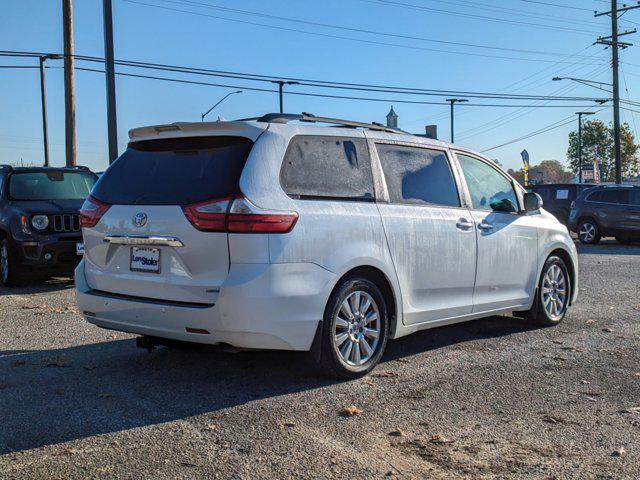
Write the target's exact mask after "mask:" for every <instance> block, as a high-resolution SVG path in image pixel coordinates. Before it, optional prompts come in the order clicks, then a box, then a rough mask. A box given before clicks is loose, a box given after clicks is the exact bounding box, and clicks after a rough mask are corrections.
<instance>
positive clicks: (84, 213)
mask: <svg viewBox="0 0 640 480" xmlns="http://www.w3.org/2000/svg"><path fill="white" fill-rule="evenodd" d="M109 207H110V205H108V204H106V203H104V202H101V201H100V200H97V199H95V198H93V197H92V196H91V195H89V197H87V199H86V200H85V201H84V203H83V204H82V207H81V208H80V226H81V227H95V225H96V223H98V222H99V221H100V219H101V218H102V216H103V215H104V214H105V213H106V212H107V210H109Z"/></svg>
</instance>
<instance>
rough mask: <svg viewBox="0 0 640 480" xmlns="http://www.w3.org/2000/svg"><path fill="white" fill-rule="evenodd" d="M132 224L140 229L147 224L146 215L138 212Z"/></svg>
mask: <svg viewBox="0 0 640 480" xmlns="http://www.w3.org/2000/svg"><path fill="white" fill-rule="evenodd" d="M133 224H134V225H135V226H136V227H139V228H142V227H144V226H145V225H146V224H147V214H146V213H144V212H138V213H136V214H135V216H134V217H133Z"/></svg>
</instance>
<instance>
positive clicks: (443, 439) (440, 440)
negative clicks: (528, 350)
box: [431, 433, 455, 445]
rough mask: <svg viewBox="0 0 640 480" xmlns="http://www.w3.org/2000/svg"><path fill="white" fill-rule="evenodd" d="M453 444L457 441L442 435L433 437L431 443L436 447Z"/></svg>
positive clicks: (437, 434) (438, 434)
mask: <svg viewBox="0 0 640 480" xmlns="http://www.w3.org/2000/svg"><path fill="white" fill-rule="evenodd" d="M453 442H455V440H453V439H451V438H447V437H445V436H444V435H442V434H441V433H436V434H435V435H433V436H432V437H431V443H435V444H436V445H446V444H449V443H453Z"/></svg>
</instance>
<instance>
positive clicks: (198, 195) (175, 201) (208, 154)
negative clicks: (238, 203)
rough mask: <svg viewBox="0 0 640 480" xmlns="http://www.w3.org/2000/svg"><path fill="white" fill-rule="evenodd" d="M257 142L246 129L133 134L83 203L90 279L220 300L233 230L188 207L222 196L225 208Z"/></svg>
mask: <svg viewBox="0 0 640 480" xmlns="http://www.w3.org/2000/svg"><path fill="white" fill-rule="evenodd" d="M252 147H253V141H252V140H251V139H249V138H245V137H241V136H211V135H209V136H198V137H178V138H158V139H151V140H140V141H134V142H131V143H130V144H129V147H128V149H127V150H126V151H125V152H124V153H123V154H122V155H121V156H120V157H119V158H118V159H117V160H116V161H115V162H114V163H113V164H112V165H111V167H109V169H108V170H107V171H106V172H105V174H104V175H103V176H102V177H101V178H100V180H99V181H98V183H97V184H96V186H95V188H94V189H93V191H92V193H91V197H90V198H89V199H88V200H87V202H86V203H85V206H84V207H83V212H84V215H83V217H82V218H83V220H82V221H83V223H84V227H85V228H83V234H84V242H85V275H86V277H87V281H88V283H89V285H90V286H91V287H92V288H93V289H95V290H99V291H103V292H109V293H115V294H120V295H128V296H131V297H142V298H150V299H159V300H167V301H174V302H185V303H198V304H214V303H215V302H216V300H217V296H218V292H219V288H220V286H221V285H222V283H223V282H224V280H225V278H226V277H227V275H228V271H229V246H228V239H227V233H226V232H224V231H202V230H200V229H198V228H197V226H196V224H194V223H193V221H192V220H190V219H189V218H188V216H187V215H185V208H186V209H188V208H189V206H190V205H194V204H196V205H197V204H200V203H202V202H207V201H210V200H212V199H221V201H220V202H219V203H217V204H216V205H218V206H219V208H223V209H224V208H225V207H224V206H225V205H226V203H225V199H228V198H232V197H234V196H237V195H238V194H239V193H240V187H239V180H240V175H241V173H242V170H243V168H244V165H245V163H246V160H247V157H248V156H249V153H250V152H251V148H252ZM87 212H88V213H87ZM81 213H82V212H81ZM223 213H224V212H223ZM92 215H97V217H96V218H97V221H96V218H93V217H92Z"/></svg>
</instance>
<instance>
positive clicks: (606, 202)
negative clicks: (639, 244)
mask: <svg viewBox="0 0 640 480" xmlns="http://www.w3.org/2000/svg"><path fill="white" fill-rule="evenodd" d="M569 228H570V229H571V230H572V231H574V232H576V233H577V234H578V238H579V239H580V241H581V242H582V243H586V244H595V243H598V242H599V241H600V238H602V237H607V236H613V237H616V240H618V242H620V243H623V244H627V243H631V242H634V241H640V186H624V185H615V186H614V185H606V186H604V185H603V186H598V187H593V188H590V189H589V190H585V191H584V192H582V194H580V195H579V196H578V198H577V199H576V200H575V202H573V204H572V205H571V212H570V214H569Z"/></svg>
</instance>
